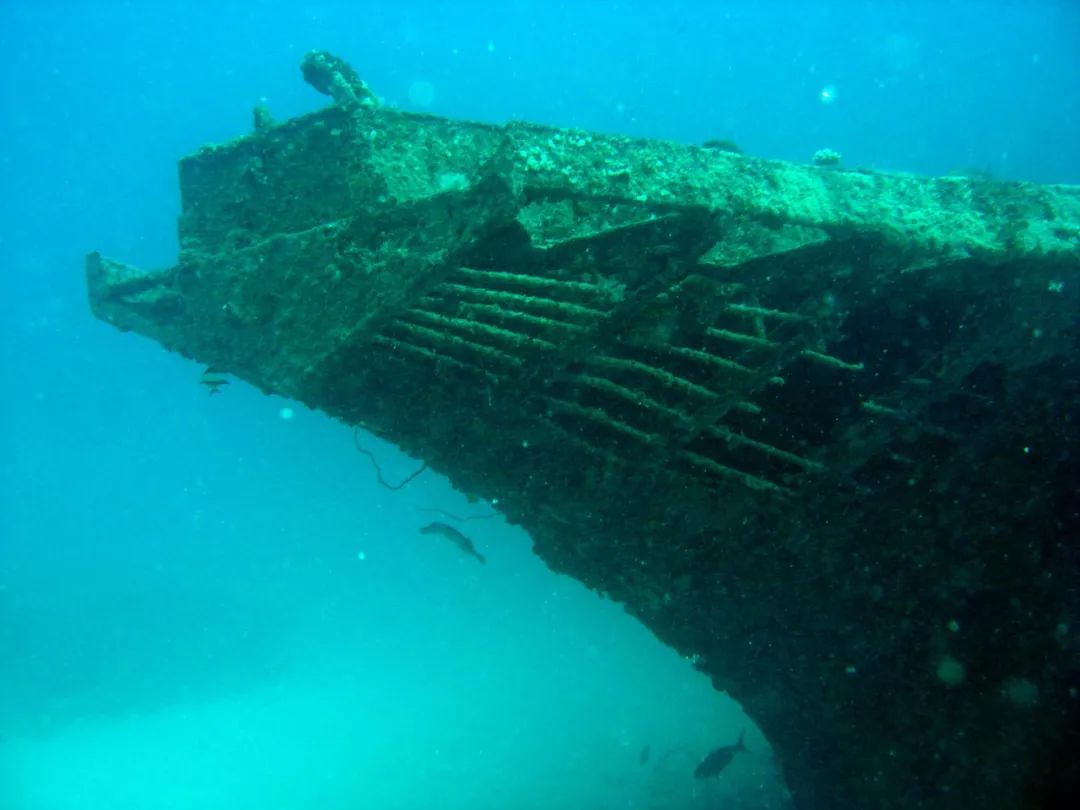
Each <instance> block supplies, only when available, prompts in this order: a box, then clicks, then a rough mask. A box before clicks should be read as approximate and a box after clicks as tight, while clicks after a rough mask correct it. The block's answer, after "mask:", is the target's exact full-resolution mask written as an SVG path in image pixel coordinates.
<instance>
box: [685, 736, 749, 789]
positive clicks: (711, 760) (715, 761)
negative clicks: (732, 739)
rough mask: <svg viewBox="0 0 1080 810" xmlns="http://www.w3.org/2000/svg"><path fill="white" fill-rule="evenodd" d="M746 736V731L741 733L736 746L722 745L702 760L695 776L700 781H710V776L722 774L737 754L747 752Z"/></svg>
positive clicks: (695, 770)
mask: <svg viewBox="0 0 1080 810" xmlns="http://www.w3.org/2000/svg"><path fill="white" fill-rule="evenodd" d="M745 734H746V731H745V730H743V731H741V732H739V739H738V741H737V742H736V743H735V744H734V745H722V746H720V747H719V748H717V749H716V750H715V751H713V752H712V753H710V754H709V755H708V756H707V757H705V759H703V760H701V763H700V764H699V765H698V766H697V767H696V768H695V769H694V776H695V777H696V778H698V779H708V778H709V777H710V776H718V775H719V774H721V773H722V772H723V770H724V768H726V767H727V766H728V765H730V764H731V760H733V759H734V758H735V755H736V754H737V753H739V752H740V751H746V746H745V745H743V736H744V735H745Z"/></svg>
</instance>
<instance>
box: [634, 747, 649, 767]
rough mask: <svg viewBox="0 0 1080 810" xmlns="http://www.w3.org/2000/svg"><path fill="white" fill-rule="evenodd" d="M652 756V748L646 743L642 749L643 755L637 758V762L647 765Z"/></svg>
mask: <svg viewBox="0 0 1080 810" xmlns="http://www.w3.org/2000/svg"><path fill="white" fill-rule="evenodd" d="M650 756H652V747H651V746H650V745H649V744H648V743H645V747H644V748H642V749H641V753H640V754H638V756H637V761H638V763H639V764H641V765H646V764H648V762H649V757H650Z"/></svg>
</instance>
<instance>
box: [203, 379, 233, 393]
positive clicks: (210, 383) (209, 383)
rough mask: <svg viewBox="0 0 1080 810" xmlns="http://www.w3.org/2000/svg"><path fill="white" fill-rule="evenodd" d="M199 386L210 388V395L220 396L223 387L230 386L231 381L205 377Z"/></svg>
mask: <svg viewBox="0 0 1080 810" xmlns="http://www.w3.org/2000/svg"><path fill="white" fill-rule="evenodd" d="M199 384H200V385H205V386H206V387H207V388H209V389H210V395H211V396H213V395H214V394H220V393H221V386H223V385H228V384H229V381H228V380H223V379H221V378H220V377H203V378H202V380H200V381H199Z"/></svg>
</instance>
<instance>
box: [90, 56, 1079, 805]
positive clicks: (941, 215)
mask: <svg viewBox="0 0 1080 810" xmlns="http://www.w3.org/2000/svg"><path fill="white" fill-rule="evenodd" d="M328 64H330V65H331V66H332V65H334V64H337V63H335V62H329V63H328ZM331 75H332V77H336V80H337V79H340V77H337V75H336V74H331ZM351 81H354V82H355V79H353V80H351ZM327 86H329V87H331V90H328V91H327V92H331V91H332V90H333V88H334V87H338V89H339V90H340V87H341V86H344V87H345V90H343V91H341V92H339V93H337V94H336V96H335V97H336V98H337V103H336V104H335V105H334V106H332V107H329V108H327V109H324V110H321V111H319V112H316V113H314V114H311V115H308V116H304V117H303V118H299V119H296V120H292V121H288V122H285V123H283V124H281V125H277V126H273V125H268V124H266V122H265V119H264V118H260V119H259V120H260V121H261V122H262V125H261V126H260V127H259V128H258V131H257V132H256V133H255V134H254V135H251V136H249V137H246V138H242V139H240V140H238V141H236V142H233V143H230V144H227V145H224V146H221V147H213V148H206V149H203V150H202V151H200V152H199V153H197V154H195V155H193V156H191V157H189V158H186V159H184V160H183V161H182V163H181V172H180V178H181V190H182V193H183V215H182V218H181V222H180V244H181V253H180V259H179V263H178V264H177V266H176V267H174V268H171V269H169V270H166V271H163V272H158V273H149V274H144V273H140V272H138V271H135V270H132V269H131V268H125V267H124V266H122V265H119V264H117V263H115V262H112V261H110V260H107V259H103V258H102V257H100V256H98V255H96V254H95V255H92V256H91V257H90V258H89V260H88V278H89V286H90V296H91V303H92V306H93V307H94V311H95V312H96V313H97V314H98V315H99V316H100V317H102V318H103V319H105V320H107V321H109V322H111V323H113V324H115V325H116V326H118V327H119V328H122V329H132V330H135V331H137V332H140V333H142V334H145V335H148V336H150V337H152V338H154V339H156V340H158V341H160V342H161V343H163V344H164V345H165V346H167V347H169V348H171V349H174V350H176V351H179V352H182V353H183V354H185V355H187V356H190V357H194V358H197V359H199V360H200V361H202V362H206V363H208V364H212V365H213V366H215V367H217V368H222V369H228V370H229V371H231V372H232V373H235V374H237V375H238V376H241V377H243V378H245V379H247V380H249V381H251V382H253V383H254V384H256V385H258V386H261V387H262V388H264V389H266V390H268V391H274V392H277V393H280V394H283V395H286V396H290V397H294V398H296V399H299V400H302V401H304V402H306V403H307V404H309V405H311V406H313V407H317V408H321V409H323V410H324V411H326V412H327V413H330V414H332V415H334V416H336V417H338V418H341V419H343V420H345V421H347V422H349V423H352V424H360V425H364V426H365V427H367V428H368V429H370V430H373V431H375V432H376V433H379V434H380V435H382V436H385V437H386V438H388V439H390V440H392V441H395V442H397V443H399V444H400V445H401V446H402V447H404V448H405V449H406V450H407V451H408V452H409V453H411V454H413V455H417V456H420V457H423V458H424V459H425V460H426V461H427V462H428V464H429V465H431V466H432V467H433V468H435V469H437V470H439V471H441V472H444V473H445V474H446V475H448V476H449V477H450V478H451V480H453V482H454V483H455V484H456V485H457V486H458V487H459V488H461V489H463V490H464V491H466V492H469V493H472V494H475V495H478V496H482V497H486V498H490V499H496V498H497V499H498V502H499V505H500V508H501V509H503V510H504V511H505V513H506V514H507V516H508V517H509V518H510V519H512V520H514V521H516V522H518V523H520V524H522V525H523V526H524V527H525V528H527V529H528V530H529V531H530V532H531V534H532V536H533V537H534V538H535V542H536V548H537V551H538V553H539V554H541V556H543V557H544V559H545V560H547V561H548V563H549V564H550V565H551V566H552V567H554V568H556V569H557V570H560V571H566V572H568V573H571V574H573V575H574V576H576V577H578V578H579V579H581V580H582V581H584V582H585V583H587V584H589V585H590V586H592V587H594V588H597V589H599V590H601V591H604V592H606V593H608V594H610V595H611V596H612V597H613V598H616V599H619V600H621V601H624V602H625V603H626V605H627V607H628V609H629V610H630V611H631V612H632V613H634V614H635V615H637V616H639V617H640V618H641V619H642V621H644V622H645V623H646V624H648V625H649V626H650V627H651V628H652V629H653V630H654V631H655V632H656V633H657V634H658V635H659V636H660V637H661V638H663V639H665V640H666V641H668V642H669V643H670V644H672V645H673V646H675V647H676V648H677V649H678V650H679V651H680V652H682V653H684V654H686V655H688V656H689V655H692V656H695V660H696V661H697V662H698V666H700V667H701V668H702V669H703V670H704V671H706V672H707V673H709V674H710V675H711V676H712V677H713V680H714V682H715V683H716V684H717V686H718V687H720V688H724V689H727V690H729V691H730V692H731V693H732V695H733V696H734V697H735V698H737V699H738V700H740V701H741V702H742V703H743V705H744V706H745V707H746V709H747V711H749V712H750V714H751V715H752V716H753V717H754V718H755V720H756V721H757V722H758V723H759V724H760V725H761V726H762V728H763V729H764V730H765V732H766V733H767V734H768V735H769V738H770V740H771V741H772V742H773V744H774V746H775V747H776V749H777V751H778V752H779V754H780V756H781V757H782V764H783V766H784V770H785V773H786V775H787V778H788V780H789V783H790V786H791V788H792V790H793V792H794V794H795V796H796V799H797V801H798V806H799V807H800V808H804V810H805V808H829V810H837V808H860V809H861V808H869V807H873V808H911V807H926V808H953V807H955V808H968V807H975V806H978V807H983V808H1014V807H1018V806H1022V805H1023V803H1024V802H1028V803H1031V804H1032V806H1034V804H1035V803H1036V802H1043V801H1048V800H1049V799H1048V797H1049V796H1050V795H1051V793H1052V791H1054V790H1060V789H1063V788H1061V784H1062V782H1063V777H1064V776H1068V775H1069V770H1068V768H1067V767H1066V763H1069V762H1070V761H1071V760H1070V759H1069V745H1070V744H1071V743H1070V739H1069V736H1070V734H1072V733H1074V730H1075V729H1076V728H1078V727H1080V723H1078V722H1077V721H1078V719H1080V718H1078V717H1077V714H1078V712H1077V705H1078V701H1077V698H1076V695H1075V689H1076V688H1077V687H1078V686H1080V636H1078V633H1077V629H1076V628H1077V610H1078V607H1080V606H1078V596H1077V594H1078V584H1080V583H1078V567H1077V536H1078V533H1080V517H1078V515H1080V504H1078V500H1077V495H1076V491H1077V489H1078V488H1080V426H1078V424H1077V420H1078V419H1080V416H1078V414H1080V407H1078V405H1080V345H1078V344H1080V189H1077V188H1068V187H1040V186H1033V185H1025V184H1016V183H999V182H994V181H989V180H986V179H979V178H966V177H948V178H939V179H927V178H919V177H913V176H898V175H885V174H874V173H868V172H858V171H843V170H837V169H830V168H818V167H809V166H795V165H791V164H786V163H780V162H775V161H767V160H761V159H757V158H751V157H744V156H741V155H736V154H730V153H727V152H722V151H717V150H713V149H706V148H699V147H693V146H684V145H680V144H674V143H663V142H655V141H640V140H631V139H627V138H621V137H611V136H602V135H597V134H593V133H586V132H577V131H566V130H558V129H552V128H546V127H539V126H533V125H526V124H511V125H508V126H506V127H493V126H486V125H479V124H471V123H466V122H457V121H449V120H445V119H440V118H434V117H430V116H421V115H413V114H408V113H402V112H398V111H394V110H388V109H383V108H379V107H378V106H376V105H374V104H373V103H371V101H370V97H369V96H368V95H366V93H365V92H360V91H359V90H357V91H356V92H353V90H356V85H355V84H349V83H348V82H346V83H345V84H344V85H343V84H342V82H341V81H338V84H337V85H334V84H333V83H332V82H331V83H330V84H328V85H327ZM349 88H353V89H352V90H350V89H349ZM361 89H363V90H365V91H366V88H361ZM491 573H492V574H493V575H497V572H494V571H492V572H491Z"/></svg>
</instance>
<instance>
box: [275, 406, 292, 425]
mask: <svg viewBox="0 0 1080 810" xmlns="http://www.w3.org/2000/svg"><path fill="white" fill-rule="evenodd" d="M278 416H280V417H281V418H282V419H284V420H285V421H286V422H288V421H289V420H290V419H292V418H293V417H294V416H296V411H294V410H293V409H292V408H282V409H281V410H280V411H278Z"/></svg>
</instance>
